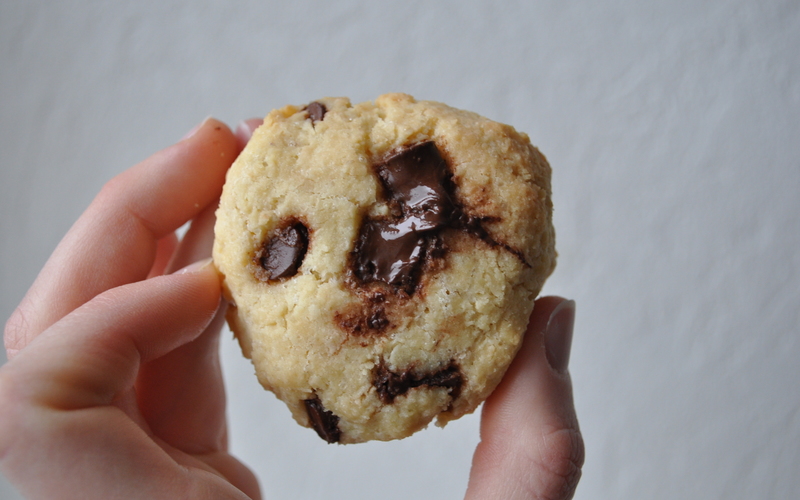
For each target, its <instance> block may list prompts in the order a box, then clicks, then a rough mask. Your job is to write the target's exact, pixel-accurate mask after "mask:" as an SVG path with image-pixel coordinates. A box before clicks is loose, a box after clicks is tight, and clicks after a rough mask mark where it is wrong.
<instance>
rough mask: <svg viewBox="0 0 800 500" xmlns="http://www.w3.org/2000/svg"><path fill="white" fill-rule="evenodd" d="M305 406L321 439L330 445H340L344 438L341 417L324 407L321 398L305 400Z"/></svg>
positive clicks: (309, 418) (312, 425)
mask: <svg viewBox="0 0 800 500" xmlns="http://www.w3.org/2000/svg"><path fill="white" fill-rule="evenodd" d="M303 404H305V406H306V413H308V420H309V421H310V422H311V427H313V428H314V430H315V431H317V434H318V435H319V437H321V438H322V439H324V440H325V441H327V442H329V443H338V442H339V439H340V438H341V437H342V431H341V430H339V417H337V416H336V415H334V414H333V413H332V412H330V411H328V410H326V409H325V407H324V406H322V401H320V400H319V396H315V397H314V398H312V399H305V400H303Z"/></svg>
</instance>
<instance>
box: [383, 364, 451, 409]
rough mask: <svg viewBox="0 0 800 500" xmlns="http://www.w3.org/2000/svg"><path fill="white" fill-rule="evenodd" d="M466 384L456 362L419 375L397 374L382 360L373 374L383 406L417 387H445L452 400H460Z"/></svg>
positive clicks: (408, 371) (409, 372)
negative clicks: (462, 387)
mask: <svg viewBox="0 0 800 500" xmlns="http://www.w3.org/2000/svg"><path fill="white" fill-rule="evenodd" d="M463 384H464V375H462V373H461V369H460V368H459V366H458V364H456V362H455V361H453V360H451V361H450V364H449V365H447V366H446V367H444V368H442V369H441V370H439V371H437V372H434V373H431V374H427V375H417V374H415V373H414V372H413V371H412V370H410V369H409V370H405V371H403V372H401V373H395V372H393V371H391V370H389V368H388V367H387V366H386V362H385V361H384V360H383V359H381V361H380V363H378V365H376V366H375V369H374V370H373V372H372V385H373V386H375V389H377V390H378V397H379V398H380V400H381V402H382V403H383V404H392V403H393V402H394V398H396V397H397V396H401V395H403V394H405V393H406V392H408V391H409V390H410V389H413V388H415V387H422V386H427V387H445V388H447V392H448V393H450V397H451V398H452V399H456V398H458V396H459V395H460V394H461V386H462V385H463Z"/></svg>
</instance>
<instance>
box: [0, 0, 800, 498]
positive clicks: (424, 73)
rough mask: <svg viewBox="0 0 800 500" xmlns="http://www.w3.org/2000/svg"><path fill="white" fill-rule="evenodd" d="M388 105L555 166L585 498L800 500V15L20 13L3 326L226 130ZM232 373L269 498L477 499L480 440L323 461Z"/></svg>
mask: <svg viewBox="0 0 800 500" xmlns="http://www.w3.org/2000/svg"><path fill="white" fill-rule="evenodd" d="M125 4H128V5H127V6H126V5H125ZM390 91H403V92H407V93H410V94H412V95H414V96H415V97H417V98H420V99H431V100H438V101H443V102H446V103H448V104H451V105H453V106H456V107H460V108H466V109H470V110H473V111H477V112H478V113H481V114H483V115H485V116H488V117H490V118H492V119H495V120H498V121H502V122H506V123H510V124H512V125H513V126H515V127H516V128H517V129H519V130H522V131H525V132H527V133H528V134H530V136H531V139H532V141H533V142H534V144H536V145H538V146H539V147H540V148H541V150H542V151H543V152H544V153H545V154H546V155H547V156H548V158H549V160H550V163H551V164H552V167H553V189H554V201H555V207H556V211H555V224H556V229H557V233H558V250H559V252H560V261H559V264H558V268H557V269H556V272H555V274H554V275H553V277H552V278H551V279H550V281H549V282H548V283H547V285H546V287H545V290H544V292H545V293H548V294H561V295H564V296H566V297H569V298H574V299H576V301H577V307H578V309H577V310H578V316H577V321H576V331H575V335H574V344H573V352H572V359H571V372H572V376H573V380H574V384H575V399H576V404H577V409H578V414H579V418H580V423H581V427H582V430H583V432H584V435H585V439H586V448H587V457H586V466H585V470H584V476H583V479H582V481H581V484H580V486H579V488H578V493H577V495H576V497H577V498H579V499H621V498H624V499H676V498H697V499H708V498H726V499H730V498H742V499H751V498H775V499H782V498H791V497H796V496H797V495H798V494H800V479H798V477H800V476H798V474H797V471H800V384H798V381H799V380H800V339H799V338H798V330H799V329H800V328H798V327H800V313H799V312H798V310H800V280H799V279H798V278H800V277H799V276H798V274H799V272H800V222H799V219H800V217H798V213H800V2H797V1H796V0H788V1H778V0H759V1H753V0H750V1H743V0H731V1H724V2H723V1H698V0H675V1H666V0H657V1H646V2H645V1H637V0H616V1H614V0H611V1H605V2H591V1H571V2H567V1H544V2H532V1H527V2H513V1H506V2H488V1H484V2H481V1H477V0H474V1H457V2H456V1H454V2H420V1H406V2H396V3H395V4H394V5H392V4H391V3H390V2H381V3H379V2H369V1H362V2H358V1H337V2H310V1H295V2H277V1H263V0H262V1H249V2H248V1H238V2H235V3H229V4H227V5H224V3H223V2H218V3H210V2H208V3H207V2H200V1H198V2H191V3H189V2H187V4H186V5H180V4H177V3H175V2H169V1H163V0H159V1H153V0H151V1H140V2H124V3H123V2H99V1H98V2H89V1H82V2H81V1H64V2H43V1H41V2H22V1H17V0H3V1H2V3H0V168H1V169H2V173H1V174H0V179H1V180H0V184H1V185H0V238H1V239H0V258H1V259H2V260H0V271H1V272H2V274H1V275H0V316H2V317H3V318H7V317H8V316H9V315H10V314H11V311H12V310H13V308H14V307H15V305H16V304H17V303H18V301H19V300H20V299H21V297H22V295H23V294H24V292H25V290H26V289H27V288H28V286H29V285H30V284H31V282H32V281H33V279H34V277H35V276H36V273H37V272H38V270H39V269H40V267H41V266H42V264H43V263H44V261H45V260H46V258H47V256H48V255H49V254H50V252H51V251H52V250H53V248H54V246H55V245H56V243H57V242H58V240H59V239H60V238H61V236H62V235H63V234H64V233H65V231H66V230H67V229H68V227H69V226H70V224H71V223H72V221H74V219H76V218H77V217H78V215H79V214H80V213H81V212H82V210H83V209H84V208H85V207H86V206H87V204H88V203H89V201H90V200H91V199H92V197H93V196H94V194H95V193H96V192H97V191H98V190H99V189H100V187H101V186H102V185H103V183H105V182H106V181H107V180H108V179H110V178H111V177H112V176H114V175H115V174H117V173H119V172H121V171H122V170H124V169H125V168H127V167H129V166H131V165H133V164H134V163H136V162H138V161H140V160H142V159H144V158H145V157H147V156H149V155H150V154H151V153H153V152H155V151H157V150H158V149H160V148H163V147H165V146H167V145H169V144H171V143H173V142H175V141H176V140H178V139H179V138H180V137H181V136H182V135H183V134H184V133H185V132H187V131H188V130H189V129H191V128H192V127H193V126H194V125H195V124H197V123H199V122H200V121H201V120H203V118H205V117H206V116H207V115H214V116H215V117H217V118H220V119H222V120H224V121H226V122H227V123H229V124H231V125H232V126H235V125H236V124H237V123H238V122H239V120H242V119H244V118H249V117H252V116H263V115H264V114H266V113H267V112H268V111H269V110H270V109H272V108H275V107H279V106H282V105H284V104H288V103H293V104H304V103H307V102H309V101H311V100H314V99H316V98H318V97H322V96H339V95H344V96H349V97H350V98H351V99H352V100H353V101H354V102H360V101H364V100H369V99H374V98H375V97H376V96H378V95H379V94H382V93H385V92H390ZM227 335H228V334H226V338H229V337H228V336H227ZM223 357H224V369H225V374H226V377H227V384H228V388H229V398H230V401H229V414H230V421H231V433H232V449H233V451H234V453H235V454H237V455H238V456H239V457H241V458H242V459H243V460H244V461H245V462H247V463H248V464H249V465H250V466H251V467H252V468H253V469H254V470H255V471H256V473H257V474H258V476H259V477H260V479H261V482H262V488H263V490H264V492H265V494H266V496H267V497H269V498H278V499H316V498H342V499H344V498H348V499H349V498H352V499H367V498H369V499H372V498H380V499H384V500H391V499H406V498H423V499H426V498H430V499H451V498H452V499H455V498H459V497H460V496H462V495H463V492H464V490H465V487H466V481H467V475H468V472H469V465H470V459H471V453H472V449H473V448H474V446H475V444H476V443H477V441H478V437H477V431H478V422H479V416H478V415H473V416H470V417H466V418H464V419H462V420H460V421H458V422H455V423H453V424H451V425H450V426H448V427H447V428H446V429H445V430H440V429H438V428H432V429H429V430H427V431H424V432H422V433H420V434H418V435H416V436H414V437H412V438H410V439H407V440H403V441H400V442H393V443H370V444H366V445H356V446H334V445H326V444H325V443H324V442H323V441H322V440H320V439H319V438H318V437H317V436H316V435H315V434H314V433H313V431H309V430H306V429H303V428H300V427H299V426H297V425H296V424H295V423H294V421H293V420H292V419H291V417H290V416H289V413H288V411H287V410H286V408H285V407H284V406H283V405H282V404H280V403H278V402H276V400H275V398H274V397H273V396H272V395H271V394H269V393H266V392H264V391H263V390H261V388H260V387H259V386H258V384H257V383H256V381H255V377H254V376H253V374H252V369H251V368H250V365H249V364H248V363H247V362H246V361H245V360H244V359H243V358H242V357H241V355H240V354H239V352H238V351H237V347H236V345H235V344H234V342H233V341H232V340H228V341H227V342H225V343H224V346H223ZM4 360H5V358H4V357H0V361H4ZM0 498H3V499H11V498H16V495H15V493H14V492H13V490H12V489H11V488H10V486H8V485H7V483H4V482H2V481H0Z"/></svg>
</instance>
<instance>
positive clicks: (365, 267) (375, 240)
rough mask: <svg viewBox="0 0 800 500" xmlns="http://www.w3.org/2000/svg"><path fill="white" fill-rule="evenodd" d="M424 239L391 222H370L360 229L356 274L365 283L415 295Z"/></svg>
mask: <svg viewBox="0 0 800 500" xmlns="http://www.w3.org/2000/svg"><path fill="white" fill-rule="evenodd" d="M424 248H425V237H424V236H423V235H421V234H419V233H418V232H416V231H413V230H409V228H408V227H407V226H403V225H402V221H401V223H400V224H397V223H395V222H394V221H390V220H370V221H367V222H366V223H365V224H364V225H363V226H361V234H360V235H359V239H358V248H357V250H356V261H355V273H356V276H358V278H359V279H360V280H361V281H362V282H364V283H369V282H372V281H383V282H385V283H388V284H390V285H392V286H394V287H396V288H399V289H402V290H404V291H405V292H406V293H408V294H409V295H410V294H411V293H413V291H414V288H415V287H416V283H417V274H418V270H419V267H420V266H419V263H420V261H421V259H422V257H423V250H424Z"/></svg>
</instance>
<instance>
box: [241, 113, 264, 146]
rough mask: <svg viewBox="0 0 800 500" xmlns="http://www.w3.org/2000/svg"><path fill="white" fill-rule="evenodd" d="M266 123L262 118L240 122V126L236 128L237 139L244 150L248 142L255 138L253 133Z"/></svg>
mask: <svg viewBox="0 0 800 500" xmlns="http://www.w3.org/2000/svg"><path fill="white" fill-rule="evenodd" d="M262 123H264V120H262V119H260V118H250V119H248V120H242V121H241V122H239V125H238V126H237V127H236V132H234V135H236V138H237V139H238V140H239V146H240V147H241V148H242V149H244V147H245V146H246V145H247V142H248V141H249V140H250V138H251V137H252V136H253V132H255V131H256V129H257V128H258V127H259V126H261V124H262Z"/></svg>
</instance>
